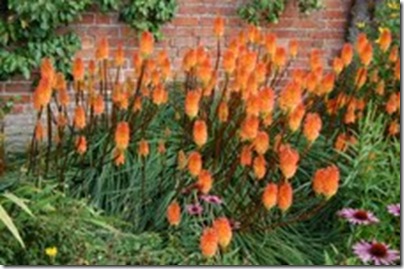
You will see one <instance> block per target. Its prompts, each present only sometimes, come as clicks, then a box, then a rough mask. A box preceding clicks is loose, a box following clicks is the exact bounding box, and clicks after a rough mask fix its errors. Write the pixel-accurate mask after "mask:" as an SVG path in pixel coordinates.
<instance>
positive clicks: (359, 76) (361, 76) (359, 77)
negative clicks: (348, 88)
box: [355, 67, 368, 90]
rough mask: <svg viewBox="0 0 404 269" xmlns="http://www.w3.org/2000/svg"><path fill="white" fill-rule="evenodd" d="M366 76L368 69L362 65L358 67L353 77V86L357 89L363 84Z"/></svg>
mask: <svg viewBox="0 0 404 269" xmlns="http://www.w3.org/2000/svg"><path fill="white" fill-rule="evenodd" d="M367 77H368V70H367V69H366V68H364V67H361V68H359V69H358V71H357V73H356V77H355V86H356V87H357V89H358V90H359V89H360V88H362V87H363V85H365V83H366V81H367Z"/></svg>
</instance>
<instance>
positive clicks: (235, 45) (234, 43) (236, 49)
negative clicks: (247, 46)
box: [228, 39, 240, 58]
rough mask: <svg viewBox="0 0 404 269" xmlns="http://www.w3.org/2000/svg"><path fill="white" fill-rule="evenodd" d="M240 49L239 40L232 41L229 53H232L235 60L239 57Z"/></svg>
mask: <svg viewBox="0 0 404 269" xmlns="http://www.w3.org/2000/svg"><path fill="white" fill-rule="evenodd" d="M239 48H240V44H239V42H238V40H237V39H233V40H232V41H230V44H229V47H228V51H231V52H232V53H233V54H234V58H237V57H238V53H239Z"/></svg>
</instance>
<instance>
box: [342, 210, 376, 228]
mask: <svg viewBox="0 0 404 269" xmlns="http://www.w3.org/2000/svg"><path fill="white" fill-rule="evenodd" d="M337 214H338V216H340V217H342V218H345V219H346V220H348V221H349V222H350V223H353V224H361V225H369V224H372V223H377V222H379V219H378V218H376V217H375V215H374V214H373V213H372V212H370V211H366V210H362V209H353V208H344V209H342V210H341V211H339V212H338V213H337Z"/></svg>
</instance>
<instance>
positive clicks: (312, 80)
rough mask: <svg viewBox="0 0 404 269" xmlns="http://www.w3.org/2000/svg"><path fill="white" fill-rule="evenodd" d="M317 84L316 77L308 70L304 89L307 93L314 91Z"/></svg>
mask: <svg viewBox="0 0 404 269" xmlns="http://www.w3.org/2000/svg"><path fill="white" fill-rule="evenodd" d="M318 84H319V81H318V77H317V76H316V74H315V73H314V72H310V73H308V74H307V77H306V89H307V91H308V92H309V93H314V91H315V90H316V88H317V86H318Z"/></svg>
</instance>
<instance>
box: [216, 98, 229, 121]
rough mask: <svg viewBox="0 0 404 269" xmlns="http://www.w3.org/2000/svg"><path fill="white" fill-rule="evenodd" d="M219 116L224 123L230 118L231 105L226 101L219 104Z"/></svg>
mask: <svg viewBox="0 0 404 269" xmlns="http://www.w3.org/2000/svg"><path fill="white" fill-rule="evenodd" d="M218 118H219V121H220V122H222V123H224V122H227V120H228V118H229V107H228V105H227V103H226V102H225V101H223V102H221V103H220V105H219V111H218Z"/></svg>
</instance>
